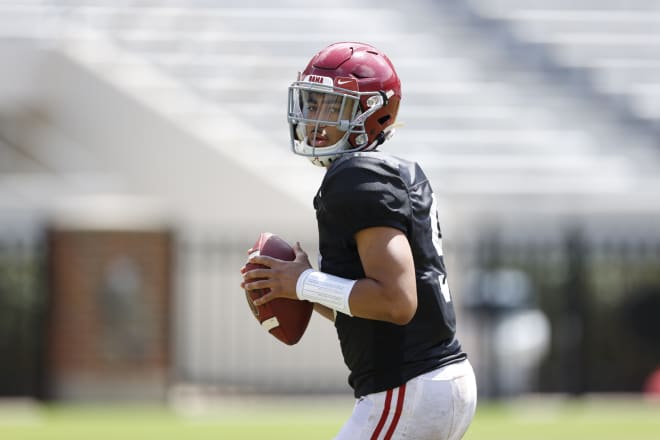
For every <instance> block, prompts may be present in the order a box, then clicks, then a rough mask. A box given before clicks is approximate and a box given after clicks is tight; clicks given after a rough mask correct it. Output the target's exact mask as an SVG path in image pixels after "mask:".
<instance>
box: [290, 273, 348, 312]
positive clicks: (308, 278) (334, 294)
mask: <svg viewBox="0 0 660 440" xmlns="http://www.w3.org/2000/svg"><path fill="white" fill-rule="evenodd" d="M355 282H356V280H348V279H346V278H340V277H337V276H334V275H330V274H327V273H323V272H318V271H316V270H314V269H307V270H306V271H304V272H303V273H301V274H300V276H299V277H298V281H297V282H296V295H297V296H298V299H305V300H307V301H311V302H315V303H319V304H321V305H324V306H326V307H330V308H331V309H332V310H336V311H338V312H341V313H343V314H345V315H348V316H353V315H352V314H351V309H350V307H349V304H348V297H349V296H350V295H351V290H352V289H353V285H354V284H355Z"/></svg>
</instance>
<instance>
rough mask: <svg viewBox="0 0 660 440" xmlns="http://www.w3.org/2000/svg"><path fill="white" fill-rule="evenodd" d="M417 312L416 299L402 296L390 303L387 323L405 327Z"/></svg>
mask: <svg viewBox="0 0 660 440" xmlns="http://www.w3.org/2000/svg"><path fill="white" fill-rule="evenodd" d="M415 312H417V297H416V296H415V297H410V296H402V297H400V298H399V300H397V301H395V302H393V303H392V305H391V307H390V317H389V318H390V319H389V321H390V322H391V323H393V324H397V325H406V324H408V323H409V322H410V321H412V319H413V317H414V316H415Z"/></svg>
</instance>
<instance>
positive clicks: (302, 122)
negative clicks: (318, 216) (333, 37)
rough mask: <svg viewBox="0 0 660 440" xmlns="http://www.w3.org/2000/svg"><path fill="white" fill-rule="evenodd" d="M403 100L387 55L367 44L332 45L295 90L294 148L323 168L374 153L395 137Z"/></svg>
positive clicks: (291, 107)
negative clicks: (348, 155)
mask: <svg viewBox="0 0 660 440" xmlns="http://www.w3.org/2000/svg"><path fill="white" fill-rule="evenodd" d="M400 100H401V81H400V80H399V76H398V75H397V74H396V71H395V70H394V66H393V65H392V62H391V61H390V60H389V58H388V57H387V56H386V55H385V54H384V53H382V52H380V51H379V50H378V49H376V48H374V47H373V46H370V45H368V44H363V43H354V42H343V43H335V44H331V45H330V46H328V47H326V48H325V49H323V50H321V51H320V52H319V53H317V54H316V55H315V56H314V57H313V58H312V59H311V61H310V62H309V64H308V65H307V67H306V68H305V70H304V71H302V72H300V73H299V74H298V80H297V81H295V82H293V83H292V84H291V86H290V87H289V106H288V121H289V127H290V135H291V148H292V150H293V152H294V153H296V154H300V155H303V156H307V157H309V158H310V160H311V161H312V163H313V164H315V165H319V166H328V165H330V163H332V161H333V160H335V159H336V158H337V157H339V156H340V155H342V154H344V153H350V152H354V151H368V150H373V149H375V148H376V147H377V146H378V145H380V144H382V143H383V142H385V141H386V140H387V139H389V138H390V137H391V136H392V134H393V133H394V127H393V124H394V122H395V120H396V116H397V111H398V109H399V101H400ZM330 130H332V131H333V133H335V135H334V136H329V135H327V134H326V132H329V131H330ZM337 133H338V134H337ZM337 138H339V139H338V140H337V141H336V142H334V143H332V144H329V142H328V141H327V139H332V141H334V140H335V139H337ZM324 140H325V142H324Z"/></svg>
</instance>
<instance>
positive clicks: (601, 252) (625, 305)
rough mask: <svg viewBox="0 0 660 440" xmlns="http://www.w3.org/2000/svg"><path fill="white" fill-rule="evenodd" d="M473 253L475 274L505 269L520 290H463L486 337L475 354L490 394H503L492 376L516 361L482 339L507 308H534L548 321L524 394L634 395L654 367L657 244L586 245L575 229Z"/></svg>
mask: <svg viewBox="0 0 660 440" xmlns="http://www.w3.org/2000/svg"><path fill="white" fill-rule="evenodd" d="M474 256H475V258H476V262H477V263H476V265H477V266H478V267H479V271H480V273H482V274H483V273H490V274H493V273H502V271H507V272H508V273H517V274H518V275H519V276H520V277H521V279H524V280H526V286H525V287H524V288H522V289H521V288H520V283H518V287H516V283H509V284H508V286H509V291H503V290H502V289H500V290H499V291H498V289H497V288H493V283H491V285H490V287H491V288H490V291H489V288H488V287H484V284H485V283H484V282H481V283H476V284H472V285H473V286H476V287H473V288H472V289H471V291H470V292H469V296H468V298H469V301H468V310H469V311H471V312H472V313H474V314H475V316H477V317H478V319H477V322H480V323H481V325H482V329H481V332H480V334H481V336H482V337H483V338H485V339H484V344H482V345H481V348H480V351H482V353H481V354H482V355H485V357H486V358H487V359H488V361H487V362H486V364H487V366H488V368H487V369H486V371H485V374H486V375H488V376H490V380H487V382H489V385H488V386H487V389H488V394H489V395H491V396H494V397H497V396H502V395H506V394H507V390H504V389H502V388H501V384H499V383H498V380H497V378H498V377H500V374H501V373H502V372H501V371H498V370H500V369H503V368H511V366H514V367H515V365H516V363H517V362H518V360H517V359H505V360H504V361H503V360H502V359H501V358H499V357H498V353H497V352H495V350H496V348H494V347H495V346H496V344H493V341H492V340H489V339H488V336H490V335H492V329H493V326H494V325H495V323H497V322H499V321H501V320H502V319H504V318H505V317H506V316H508V315H510V314H512V313H513V312H514V311H516V310H526V309H536V310H538V311H540V312H542V313H543V314H544V315H545V316H546V317H547V321H548V324H549V326H548V328H549V331H550V338H549V346H548V347H547V350H546V352H545V354H544V356H543V358H542V359H541V362H540V365H539V368H537V369H536V371H535V372H534V378H533V381H534V385H533V389H532V391H535V392H561V393H570V394H575V395H580V394H583V393H587V392H639V391H642V390H643V389H644V386H645V382H646V380H647V379H648V377H649V376H650V375H651V374H652V373H653V372H654V371H655V370H658V369H659V368H660V240H658V239H649V238H643V239H642V238H635V239H633V238H621V237H616V238H615V237H610V238H603V237H600V238H594V237H589V236H588V235H587V234H583V233H581V232H580V230H571V231H568V232H567V233H565V234H564V235H563V236H562V237H561V239H560V240H556V239H553V240H548V241H542V240H521V241H513V240H510V239H509V240H505V239H500V238H498V237H497V235H496V234H494V235H492V236H490V238H488V239H484V240H482V241H481V242H479V243H478V244H477V245H476V246H475V248H474ZM483 278H484V277H483V276H482V277H481V279H482V281H483ZM486 284H487V283H486ZM512 290H513V291H515V290H518V291H520V290H524V292H522V293H520V292H519V293H515V292H513V294H512ZM498 336H499V337H500V338H502V336H503V335H502V334H498ZM516 336H518V335H504V339H506V338H507V337H511V338H512V339H514V338H515V337H516ZM498 342H499V344H500V345H501V344H502V343H504V344H506V340H504V341H498Z"/></svg>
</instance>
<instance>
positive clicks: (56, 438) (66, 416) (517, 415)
mask: <svg viewBox="0 0 660 440" xmlns="http://www.w3.org/2000/svg"><path fill="white" fill-rule="evenodd" d="M351 406H352V402H351V401H350V398H347V399H346V400H345V401H344V400H343V399H341V400H339V401H338V400H337V399H332V400H330V401H325V400H324V399H300V400H295V399H291V398H282V399H281V400H280V399H278V398H274V397H270V398H268V399H265V400H263V401H262V400H259V399H252V400H249V401H245V400H240V399H238V400H236V399H228V400H226V401H224V400H220V401H219V402H217V404H215V405H205V406H199V405H197V406H194V405H193V406H190V407H180V406H179V407H176V408H167V407H145V406H134V405H122V406H117V405H104V406H98V405H96V406H70V405H55V406H44V405H36V404H29V405H25V404H20V405H10V404H2V405H0V439H3V440H4V439H7V440H37V439H38V440H46V439H48V440H65V439H66V440H83V439H84V440H88V439H94V440H110V439H113V440H114V439H119V440H128V439H152V438H153V439H159V440H169V439H177V440H179V439H185V440H207V439H208V440H211V439H213V440H218V439H231V440H251V439H263V438H267V439H268V440H280V439H282V440H284V439H287V440H298V439H301V440H302V439H305V440H311V439H332V438H333V437H334V435H335V434H336V433H337V431H338V430H339V428H340V427H341V425H342V424H343V422H344V421H345V419H346V418H347V417H348V415H349V414H350V411H351V409H352V408H351ZM465 439H466V440H480V439H484V440H500V439H501V440H504V439H506V440H517V439H520V440H523V439H524V440H532V439H533V440H545V439H547V440H550V439H552V440H556V439H562V440H573V439H575V440H587V439H598V440H610V439H611V440H658V439H660V404H659V403H655V404H652V403H649V402H646V403H645V402H644V401H642V400H640V399H636V400H580V401H568V402H567V401H564V400H552V399H542V400H528V399H526V400H520V401H515V402H509V403H506V404H494V403H485V402H482V403H481V404H480V406H479V409H478V412H477V416H476V418H475V420H474V423H473V424H472V426H471V428H470V430H469V431H468V434H467V435H466V437H465Z"/></svg>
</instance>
